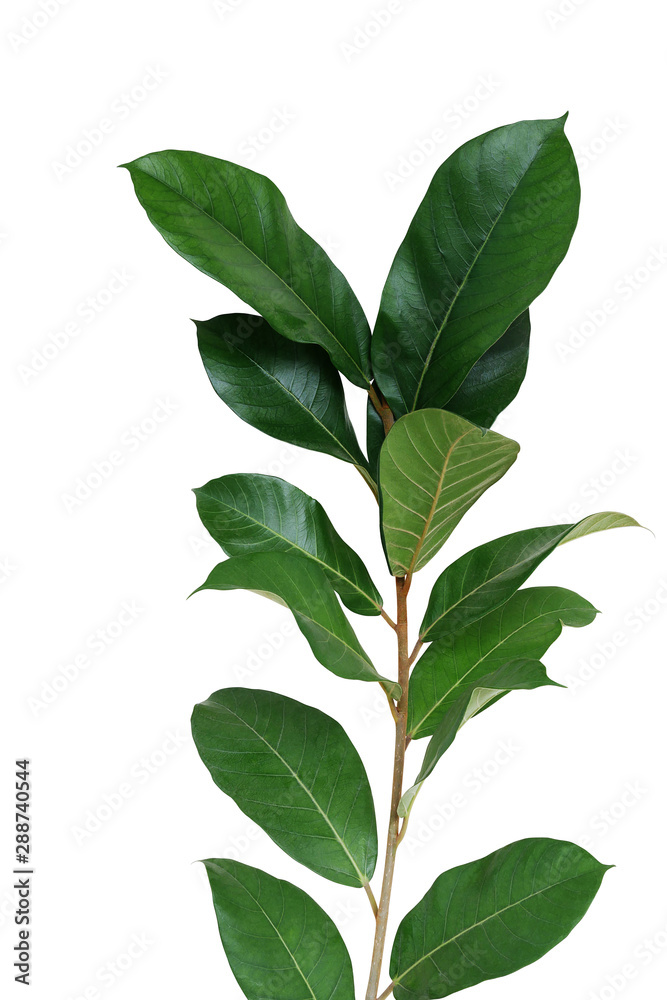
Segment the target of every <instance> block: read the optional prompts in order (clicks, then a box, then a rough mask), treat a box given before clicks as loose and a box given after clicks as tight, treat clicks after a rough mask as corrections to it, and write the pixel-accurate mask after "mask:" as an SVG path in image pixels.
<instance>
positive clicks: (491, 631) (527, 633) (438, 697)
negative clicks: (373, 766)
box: [408, 587, 597, 739]
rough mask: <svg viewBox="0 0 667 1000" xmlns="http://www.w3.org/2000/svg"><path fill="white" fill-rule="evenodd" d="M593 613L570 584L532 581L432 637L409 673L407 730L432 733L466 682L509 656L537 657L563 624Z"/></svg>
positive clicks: (584, 620) (582, 621)
mask: <svg viewBox="0 0 667 1000" xmlns="http://www.w3.org/2000/svg"><path fill="white" fill-rule="evenodd" d="M596 614H597V611H596V610H595V608H594V607H593V605H592V604H589V602H588V601H585V600H584V598H583V597H580V596H579V595H578V594H575V593H573V592H572V591H571V590H564V589H563V588H561V587H531V588H528V589H527V590H519V591H518V592H517V593H516V594H514V595H513V597H511V598H510V599H509V601H507V603H506V604H503V605H502V606H501V607H500V608H497V609H496V610H495V611H492V612H491V614H489V615H486V616H485V617H484V618H480V619H479V620H478V621H476V622H472V623H471V624H470V625H468V626H466V628H464V629H461V630H460V631H459V632H457V633H456V635H455V636H450V637H448V638H446V639H439V640H438V641H437V642H434V643H432V644H431V645H430V646H429V647H428V649H427V650H426V652H425V653H424V654H423V656H422V657H421V658H420V659H419V661H418V662H417V665H416V667H415V669H414V671H413V673H412V677H411V678H410V704H409V709H408V728H409V731H410V734H411V735H412V737H413V738H415V739H419V738H421V737H424V736H430V735H431V734H432V733H434V732H435V730H436V729H437V727H438V725H439V723H440V721H441V719H442V718H443V717H444V715H445V712H446V711H447V709H449V708H450V707H451V706H452V705H453V704H454V703H455V702H456V701H457V699H458V698H459V695H460V694H461V691H462V690H463V689H464V687H465V688H466V689H468V688H475V687H478V686H480V683H479V680H478V679H479V678H483V677H484V676H485V675H486V674H488V673H489V672H491V671H493V670H495V669H497V668H498V667H501V666H503V665H504V664H506V663H508V662H509V661H510V660H515V659H524V658H525V659H530V660H539V659H540V658H541V657H542V656H543V655H544V653H546V651H547V649H548V648H549V646H550V645H551V644H552V643H553V642H555V640H556V639H557V638H558V636H559V635H560V634H561V632H562V630H563V625H571V626H574V627H580V626H582V625H588V624H590V622H592V621H593V619H594V618H595V616H596ZM482 686H483V685H482Z"/></svg>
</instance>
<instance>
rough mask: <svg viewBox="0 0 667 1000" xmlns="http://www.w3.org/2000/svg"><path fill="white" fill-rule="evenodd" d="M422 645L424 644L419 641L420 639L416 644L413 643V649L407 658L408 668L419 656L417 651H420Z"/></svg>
mask: <svg viewBox="0 0 667 1000" xmlns="http://www.w3.org/2000/svg"><path fill="white" fill-rule="evenodd" d="M423 645H424V643H423V642H422V641H421V639H418V640H417V642H416V643H415V646H414V649H413V650H412V652H411V653H410V656H409V659H408V666H409V667H411V666H412V664H413V663H414V662H415V660H416V659H417V657H418V656H419V651H420V649H421V648H422V646H423Z"/></svg>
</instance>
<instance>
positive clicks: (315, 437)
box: [195, 313, 368, 470]
mask: <svg viewBox="0 0 667 1000" xmlns="http://www.w3.org/2000/svg"><path fill="white" fill-rule="evenodd" d="M195 325H196V327H197V339H198V344H199V353H200V354H201V358H202V361H203V363H204V368H205V369H206V374H207V375H208V377H209V381H210V382H211V385H212V386H213V388H214V390H215V392H216V393H217V395H218V396H219V397H220V398H221V399H222V401H223V402H224V403H226V404H227V406H229V407H230V409H231V410H233V411H234V413H236V414H237V416H239V417H241V419H242V420H245V421H246V423H248V424H250V425H251V426H252V427H255V428H257V430H260V431H263V432H264V433H265V434H270V435H271V437H274V438H278V439H279V440H280V441H289V442H290V444H296V445H299V446H300V447H301V448H309V449H311V450H313V451H320V452H325V453H326V454H328V455H332V456H333V457H334V458H339V459H340V460H341V461H343V462H351V463H352V464H353V465H356V466H357V467H358V468H360V469H363V470H366V469H367V467H368V463H367V462H366V459H365V457H364V455H363V453H362V451H361V449H360V447H359V443H358V441H357V438H356V435H355V433H354V429H353V428H352V424H351V423H350V418H349V416H348V412H347V406H346V404H345V394H344V392H343V386H342V383H341V380H340V376H339V374H338V372H337V371H336V369H335V368H334V366H333V365H332V363H331V362H330V360H329V358H328V357H327V355H326V353H325V352H324V351H323V350H322V349H321V348H319V347H317V346H312V345H308V344H305V345H304V344H301V345H298V346H297V345H296V344H294V343H292V342H291V341H289V340H284V339H282V338H281V337H279V336H278V335H277V334H276V333H275V331H274V330H272V329H271V327H270V326H269V324H268V323H267V322H266V321H265V320H263V319H262V318H261V317H260V316H250V315H246V314H244V313H227V314H225V315H222V316H216V317H214V318H213V319H210V320H206V321H203V322H196V324H195ZM260 401H261V402H260Z"/></svg>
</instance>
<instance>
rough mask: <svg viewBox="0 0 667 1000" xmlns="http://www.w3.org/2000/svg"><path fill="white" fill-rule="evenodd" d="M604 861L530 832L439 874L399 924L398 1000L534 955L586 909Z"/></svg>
mask: <svg viewBox="0 0 667 1000" xmlns="http://www.w3.org/2000/svg"><path fill="white" fill-rule="evenodd" d="M607 870H608V866H606V865H602V864H600V863H599V862H598V861H596V860H595V858H593V857H592V856H591V855H590V854H589V853H588V852H587V851H585V850H584V849H583V848H581V847H577V846H576V845H575V844H570V843H568V842H566V841H558V840H550V839H547V838H530V839H527V840H520V841H517V842H516V843H514V844H509V845H508V846H507V847H503V848H501V849H500V850H498V851H494V852H493V853H492V854H489V855H488V856H487V857H485V858H481V859H480V860H479V861H473V862H470V863H469V864H466V865H460V866H459V867H457V868H453V869H451V871H448V872H444V873H443V874H442V875H440V876H439V878H437V879H436V881H435V882H434V883H433V885H432V886H431V888H430V889H429V890H428V892H427V893H426V895H425V896H424V897H423V899H422V900H421V901H420V902H419V903H418V904H417V905H416V906H415V907H414V908H413V909H412V910H411V911H410V912H409V913H408V914H407V915H406V916H405V917H404V919H403V921H402V922H401V924H400V926H399V929H398V932H397V934H396V939H395V941H394V947H393V949H392V955H391V965H390V974H391V977H392V980H393V981H394V984H395V985H394V997H395V998H396V1000H438V998H441V997H447V996H451V994H452V993H457V992H458V991H459V990H462V989H467V988H468V987H470V986H476V985H478V984H479V983H482V982H486V981H487V980H489V979H497V978H499V977H501V976H506V975H509V974H510V973H512V972H516V971H518V970H519V969H522V968H524V967H525V966H526V965H530V964H531V963H532V962H535V961H537V960H538V959H539V958H541V957H542V956H543V955H546V954H547V952H549V951H550V950H551V949H552V948H554V947H555V946H556V945H557V944H559V943H560V942H561V941H563V940H564V939H565V938H566V937H567V935H568V934H569V933H570V932H571V931H572V930H573V929H574V927H576V925H577V924H578V923H579V921H580V920H581V919H582V917H583V916H584V915H585V913H586V911H587V910H588V908H589V907H590V905H591V903H592V901H593V899H594V897H595V895H596V893H597V891H598V889H599V887H600V884H601V882H602V878H603V876H604V874H605V872H606V871H607Z"/></svg>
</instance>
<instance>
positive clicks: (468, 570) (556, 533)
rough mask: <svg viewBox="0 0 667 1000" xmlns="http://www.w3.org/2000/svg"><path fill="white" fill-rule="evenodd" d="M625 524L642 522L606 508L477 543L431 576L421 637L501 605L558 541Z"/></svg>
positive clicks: (435, 635) (445, 631) (443, 632)
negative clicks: (577, 518) (573, 521)
mask: <svg viewBox="0 0 667 1000" xmlns="http://www.w3.org/2000/svg"><path fill="white" fill-rule="evenodd" d="M628 527H636V528H639V527H641V525H639V524H638V523H637V521H635V519H634V518H632V517H628V516H627V515H626V514H616V513H614V512H613V511H607V512H606V513H604V514H591V515H590V516H589V517H585V518H584V519H583V520H582V521H579V522H578V523H577V524H555V525H550V526H547V527H545V528H529V529H528V530H526V531H515V532H513V533H512V534H511V535H503V537H502V538H496V539H494V540H493V541H492V542H486V543H485V544H484V545H478V546H477V548H474V549H471V551H470V552H466V554H465V555H463V556H461V557H460V558H459V559H457V560H456V561H455V562H453V563H452V564H451V566H448V567H447V569H446V570H445V571H444V573H442V574H441V575H440V576H439V577H438V579H437V580H436V581H435V584H434V586H433V590H432V591H431V597H430V599H429V602H428V608H427V609H426V614H425V615H424V620H423V622H422V624H421V629H420V630H419V634H420V638H421V640H422V642H431V641H432V640H433V639H444V638H445V637H446V636H448V635H451V634H453V633H454V632H458V631H459V629H461V628H463V627H464V626H466V625H469V624H470V623H471V622H474V621H477V620H478V619H479V618H482V617H483V616H484V615H486V614H489V612H490V611H493V610H494V609H495V608H498V607H500V605H501V604H504V603H505V601H507V600H509V598H510V597H511V596H512V594H514V593H515V592H516V591H517V590H518V589H519V587H520V586H521V585H522V584H523V583H525V581H526V580H527V579H528V577H529V576H530V575H531V573H532V572H533V571H534V570H535V569H537V567H538V566H539V565H540V563H541V562H542V561H543V560H544V559H546V557H547V556H548V555H549V554H550V553H551V552H553V550H554V549H555V548H556V547H557V546H559V545H564V544H565V542H569V541H571V540H572V539H573V538H582V537H583V536H584V535H592V534H593V533H594V532H596V531H605V530H606V529H608V528H628Z"/></svg>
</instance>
